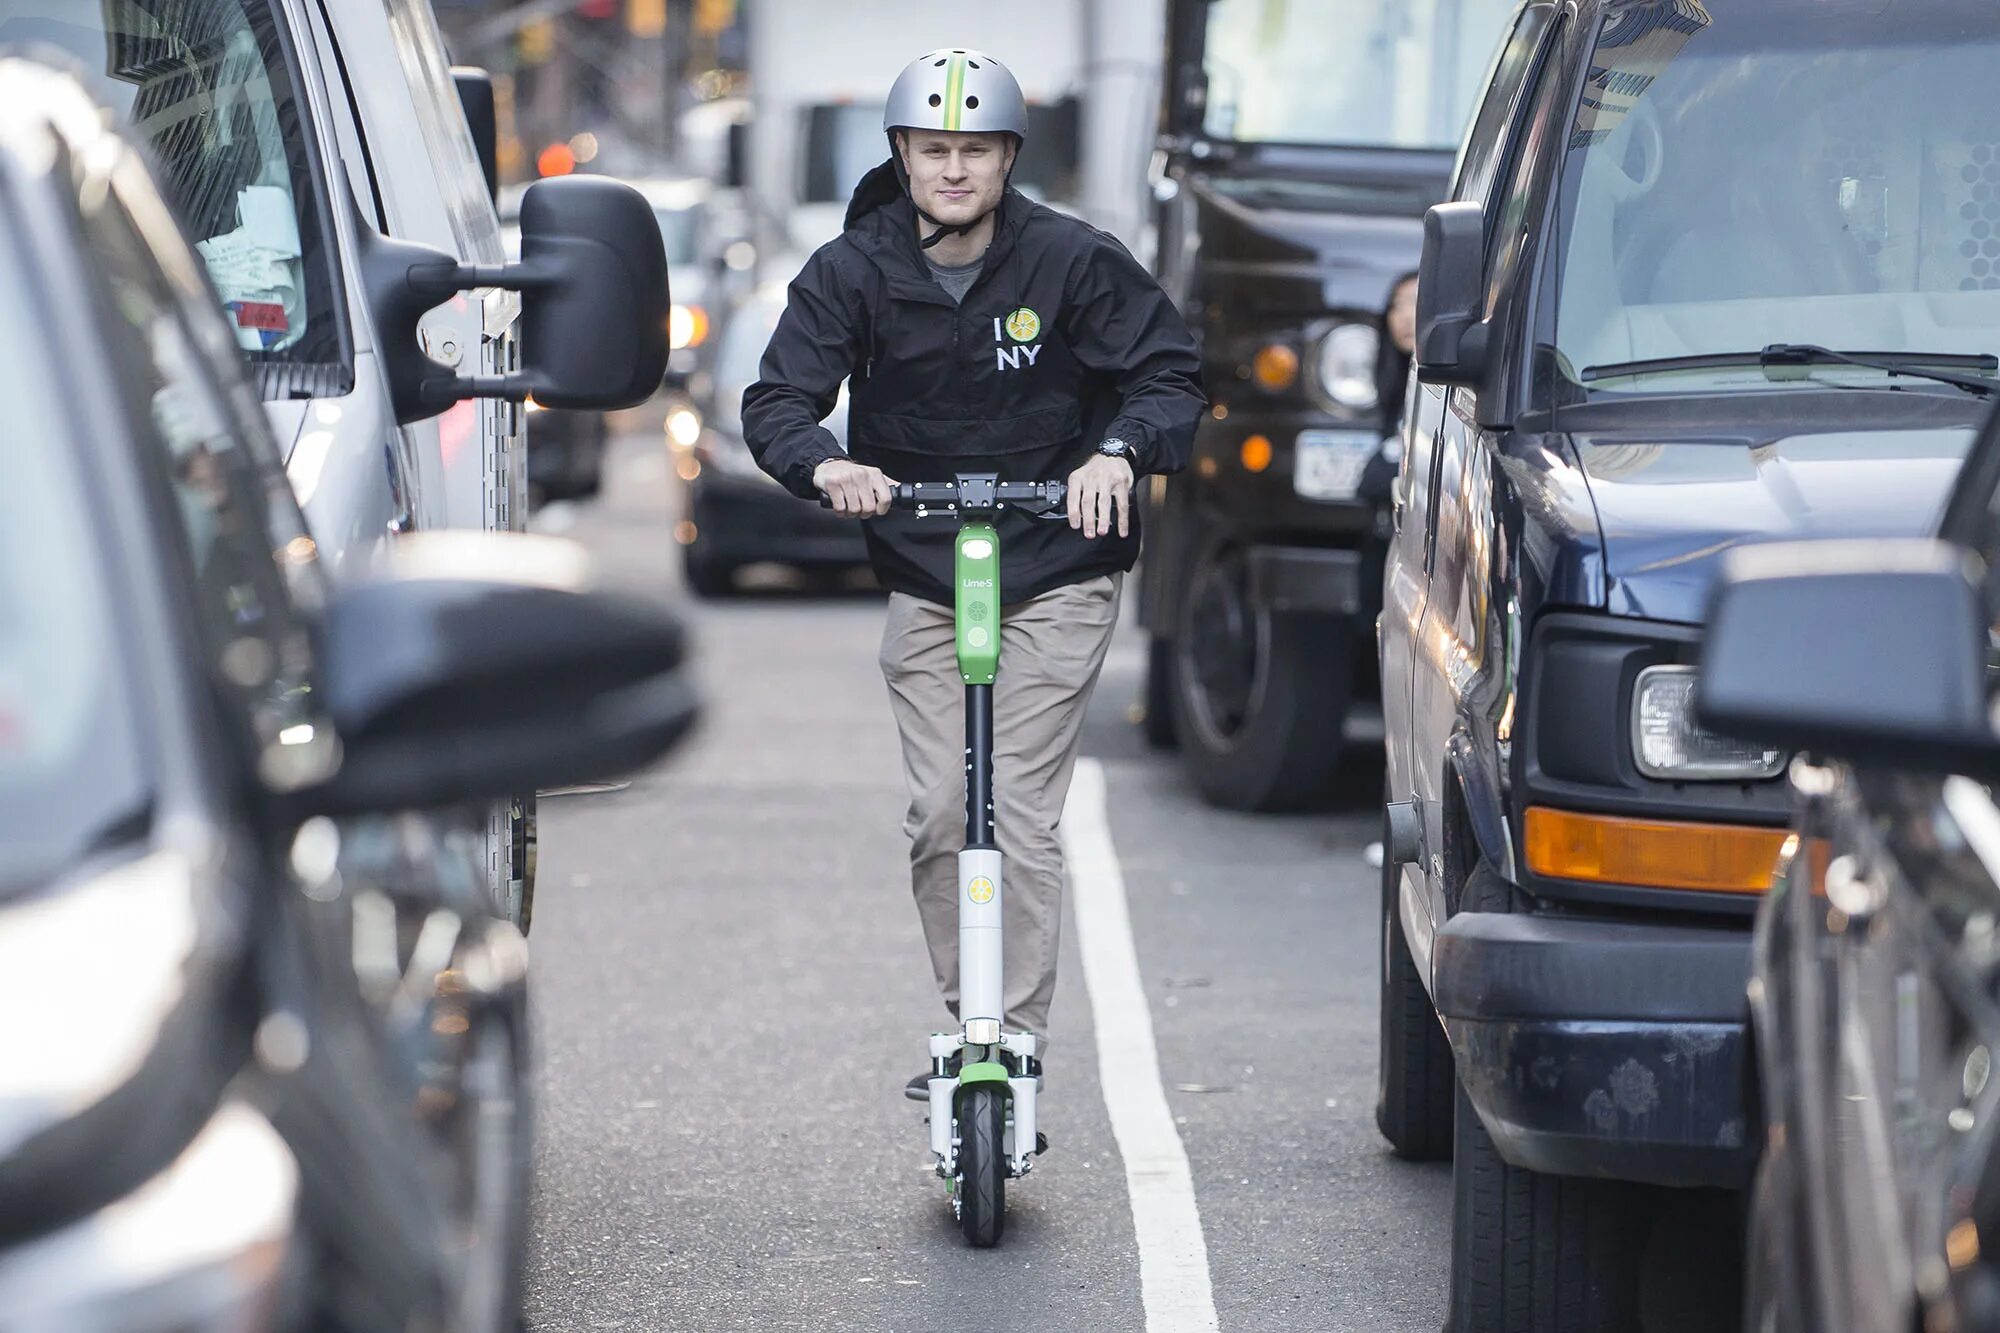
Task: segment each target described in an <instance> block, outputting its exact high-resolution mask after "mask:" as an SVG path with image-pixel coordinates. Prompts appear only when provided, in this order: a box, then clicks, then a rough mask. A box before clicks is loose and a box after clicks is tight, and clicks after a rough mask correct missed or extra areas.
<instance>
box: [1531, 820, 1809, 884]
mask: <svg viewBox="0 0 2000 1333" xmlns="http://www.w3.org/2000/svg"><path fill="white" fill-rule="evenodd" d="M1523 832H1524V837H1525V841H1526V843H1527V852H1528V868H1529V869H1530V870H1532V871H1534V872H1535V873H1536V874H1537V875H1545V876H1547V877H1549V878H1550V879H1573V880H1585V881H1589V882H1593V883H1598V884H1634V885H1641V886H1651V887H1657V888H1662V889H1692V890H1696V891H1698V892H1705V893H1763V892H1764V891H1765V890H1766V889H1768V888H1770V887H1771V876H1772V873H1773V871H1775V870H1776V868H1777V864H1778V854H1779V852H1780V851H1782V850H1783V848H1784V845H1785V839H1786V837H1787V836H1789V835H1788V834H1787V833H1786V832H1785V830H1784V829H1766V828H1744V827H1742V826H1740V825H1735V824H1670V823H1656V822H1653V821H1650V820H1642V819H1621V818H1618V817H1616V816H1611V815H1583V814H1577V813H1575V812H1573V811H1569V810H1550V809H1546V808H1544V807H1541V806H1536V807H1533V808H1531V809H1530V810H1529V811H1528V818H1527V822H1526V824H1525V825H1524V829H1523Z"/></svg>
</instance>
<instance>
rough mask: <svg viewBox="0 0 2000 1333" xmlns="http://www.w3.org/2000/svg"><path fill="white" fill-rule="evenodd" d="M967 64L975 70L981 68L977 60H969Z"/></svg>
mask: <svg viewBox="0 0 2000 1333" xmlns="http://www.w3.org/2000/svg"><path fill="white" fill-rule="evenodd" d="M965 63H966V64H967V65H968V66H970V67H971V68H973V69H978V68H979V62H978V61H977V60H968V61H966V62H965Z"/></svg>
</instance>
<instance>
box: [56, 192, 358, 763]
mask: <svg viewBox="0 0 2000 1333" xmlns="http://www.w3.org/2000/svg"><path fill="white" fill-rule="evenodd" d="M141 204H142V207H143V200H142V201H141ZM85 225H86V228H87V231H88V240H89V244H90V248H91V252H92V256H93V258H94V259H95V260H96V262H97V264H98V266H99V269H100V271H101V272H102V274H103V276H104V279H105V281H106V283H107V285H108V286H109V288H110V292H111V296H112V303H113V308H114V311H115V318H114V321H113V323H112V326H111V331H110V336H111V337H112V339H113V340H114V341H115V342H116V343H117V344H118V345H116V346H114V347H112V348H110V349H108V355H109V359H110V360H111V362H112V364H114V365H118V366H120V367H121V368H123V369H125V371H126V373H127V375H128V376H131V377H133V378H131V379H128V382H127V385H126V387H127V389H128V391H129V392H131V393H132V394H133V396H134V398H135V399H136V400H137V401H138V402H140V403H141V404H142V405H143V407H144V409H145V411H146V414H147V417H148V418H149V422H148V424H149V425H150V426H151V428H152V429H151V430H150V431H148V432H146V433H145V441H146V443H147V444H148V445H150V446H151V447H152V448H153V449H154V450H155V459H156V461H157V462H158V463H159V464H160V466H161V469H162V471H163V473H164V475H165V477H166V479H167V482H168V484H169V488H170V490H171V493H172V497H173V514H174V517H176V518H177V519H178V520H179V524H178V526H179V530H180V533H181V536H182V537H183V538H184V546H185V552H186V555H187V560H188V573H189V575H190V578H191V589H192V593H193V601H194V605H195V610H196V615H197V617H198V626H197V628H198V630H199V632H200V636H201V641H202V646H203V652H204V657H205V659H206V660H205V662H204V666H205V667H206V669H207V674H208V676H209V677H210V679H211V680H212V681H213V682H214V683H215V684H216V685H217V686H218V688H219V690H220V692H221V695H222V697H223V698H224V699H225V701H226V703H227V704H228V705H230V706H231V707H232V709H233V711H234V712H235V714H236V716H237V717H238V718H239V719H240V721H241V722H242V723H243V727H244V732H243V734H244V738H245V739H246V740H247V742H248V743H249V746H250V748H251V752H252V754H253V756H254V758H255V761H256V763H257V766H258V771H259V774H260V776H261V777H263V778H264V779H265V780H266V781H267V782H269V783H271V784H272V785H274V786H278V787H290V786H295V785H298V784H300V783H302V782H306V781H310V780H313V779H314V778H316V777H318V776H321V775H323V773H324V771H325V769H326V767H327V766H328V765H330V764H331V763H332V762H333V760H334V738H333V736H332V733H331V732H330V731H329V730H327V729H326V728H325V726H324V725H323V724H322V723H321V721H320V719H319V715H318V709H317V706H316V700H315V699H314V697H313V691H312V681H313V659H312V645H311V640H310V637H309V635H308V632H307V624H306V621H305V619H304V617H303V616H302V614H301V608H300V607H299V605H298V604H297V603H296V602H295V600H294V592H293V587H294V584H295V583H296V582H299V581H297V580H288V578H287V576H286V572H285V571H286V568H287V567H288V566H296V567H299V568H301V569H310V568H311V567H313V566H314V564H315V560H316V554H317V552H316V550H315V549H314V546H313V542H312V538H311V537H310V536H308V535H307V534H306V532H305V530H304V527H303V524H302V523H301V522H300V521H299V518H298V511H297V508H296V505H295V503H294V502H293V501H291V499H290V497H289V493H288V492H286V491H285V488H284V487H283V486H282V485H281V484H279V483H278V482H277V481H276V480H275V479H274V478H273V475H272V472H273V469H272V468H270V467H269V466H268V461H269V460H268V459H267V458H264V457H260V456H259V454H258V453H257V448H258V445H259V444H260V443H261V444H264V445H268V441H266V440H262V439H261V437H258V436H256V435H254V434H253V432H254V431H256V430H260V429H262V425H261V422H260V421H255V419H254V418H253V420H252V421H246V420H245V419H244V416H243V414H242V413H241V412H240V411H238V410H236V408H235V406H234V405H233V404H232V402H231V400H230V396H229V392H228V389H227V388H226V387H225V386H224V385H223V384H222V383H220V382H218V380H217V379H216V377H215V375H214V373H213V370H214V367H215V361H214V359H213V358H214V357H215V355H216V350H217V349H216V348H215V347H214V346H213V345H209V346H207V347H205V346H204V343H203V341H202V338H201V335H200V334H199V332H198V328H199V327H200V326H199V325H198V324H197V323H195V321H194V320H193V319H191V318H190V316H191V315H194V316H205V315H208V312H207V311H191V310H190V309H189V308H188V304H187V302H186V301H185V300H184V297H185V296H186V293H185V292H184V291H176V289H175V287H174V285H173V282H172V280H171V279H170V278H169V276H168V275H167V273H166V272H165V271H164V270H163V269H162V268H161V266H160V264H159V263H158V262H157V260H156V258H155V255H154V252H153V250H152V248H151V246H149V245H148V243H147V240H146V238H145V237H144V236H143V235H142V232H141V229H140V225H141V224H135V222H134V220H133V218H132V216H131V214H130V213H128V212H127V210H126V208H125V207H124V196H123V195H122V194H114V195H112V196H109V197H108V198H106V199H105V200H103V201H102V202H100V203H99V204H98V206H97V207H95V208H94V209H92V210H90V211H89V212H88V213H87V214H86V217H85ZM209 327H211V328H212V327H213V325H212V323H211V324H210V325H209ZM306 586H312V585H310V584H307V585H306Z"/></svg>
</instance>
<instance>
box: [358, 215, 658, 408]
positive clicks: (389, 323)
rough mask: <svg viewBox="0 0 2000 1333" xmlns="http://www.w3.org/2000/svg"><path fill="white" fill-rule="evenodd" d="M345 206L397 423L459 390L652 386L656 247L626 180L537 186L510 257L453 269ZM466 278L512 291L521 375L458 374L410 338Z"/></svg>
mask: <svg viewBox="0 0 2000 1333" xmlns="http://www.w3.org/2000/svg"><path fill="white" fill-rule="evenodd" d="M349 208H350V211H351V212H352V214H353V216H354V219H355V226H356V234H357V235H358V236H359V237H360V240H361V244H360V252H361V255H360V258H361V280H362V283H363V285H364V286H365V287H366V288H367V291H368V298H369V306H370V308H371V309H372V310H373V312H374V315H375V322H376V328H377V332H378V334H379V336H380V338H381V343H382V358H383V365H384V368H385V369H386V370H387V372H388V377H389V388H390V394H391V397H392V399H393V401H394V405H395V409H396V420H397V421H398V422H399V423H401V424H403V425H408V424H410V423H411V422H413V421H422V420H424V419H425V418H427V417H433V416H436V415H437V414H438V413H440V412H442V411H444V410H445V409H446V408H448V407H450V406H451V405H452V404H453V403H456V402H458V401H460V400H461V399H465V398H507V399H512V400H514V401H516V402H519V401H520V400H522V399H524V398H527V397H528V396H529V395H531V394H532V395H533V396H534V398H535V400H536V401H537V402H539V403H542V404H544V405H545V406H548V407H567V408H581V409H585V410H592V411H609V410H611V409H613V408H620V407H632V406H635V405H637V404H639V403H642V402H644V401H646V399H647V398H649V397H651V396H652V394H653V391H654V390H655V389H657V388H658V387H659V385H660V380H661V377H662V376H663V375H664V374H665V373H666V369H667V353H668V345H667V334H668V318H669V314H670V312H671V310H672V296H671V293H670V291H669V289H668V275H667V255H666V247H665V243H664V241H663V240H662V238H661V236H660V227H659V223H658V222H657V221H655V220H654V217H653V210H652V206H651V205H649V204H648V203H647V202H646V198H645V196H644V195H642V194H640V193H639V192H638V191H637V190H635V189H633V188H632V187H631V186H629V185H625V184H622V183H620V182H618V181H614V180H610V179H608V178H606V177H603V176H564V177H558V178H555V179H552V180H545V181H537V182H536V183H535V184H534V185H532V186H530V187H529V189H528V192H527V194H526V195H524V196H523V197H522V200H521V260H520V262H519V263H516V264H461V263H459V262H458V261H457V260H456V259H454V258H453V257H452V256H450V255H448V254H445V253H444V252H443V251H440V250H433V249H431V248H430V247H428V246H423V245H416V244H412V243H411V242H408V241H399V240H396V239H395V238H393V237H389V236H384V235H382V234H381V233H380V232H378V231H376V230H375V229H374V228H373V227H372V226H370V225H369V224H368V222H367V220H366V219H365V218H364V217H363V216H362V214H361V209H360V204H359V202H358V201H356V200H355V199H354V198H353V196H352V192H351V191H350V193H349ZM475 287H505V288H508V289H510V290H513V291H518V292H520V293H521V368H520V370H519V371H518V372H515V373H512V374H506V375H460V374H458V373H457V372H456V371H454V370H452V369H451V368H450V367H449V366H445V365H442V364H440V363H439V362H436V361H433V360H431V359H430V357H428V356H426V355H425V354H424V352H423V350H422V348H421V347H420V346H419V344H418V341H417V324H418V321H419V320H421V319H422V318H423V316H424V313H425V312H426V311H428V310H430V309H431V308H433V307H434V306H437V305H440V304H442V303H443V302H445V301H447V300H449V299H450V298H451V297H452V296H454V295H456V294H457V293H459V292H462V291H468V290H470V289H472V288H475Z"/></svg>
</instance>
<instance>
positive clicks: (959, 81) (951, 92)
mask: <svg viewBox="0 0 2000 1333" xmlns="http://www.w3.org/2000/svg"><path fill="white" fill-rule="evenodd" d="M964 111H965V57H964V56H953V57H952V58H951V65H950V67H949V68H947V69H946V70H945V75H944V127H945V128H946V129H947V130H955V129H957V128H958V118H959V117H960V116H961V115H962V114H963V113H964Z"/></svg>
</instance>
